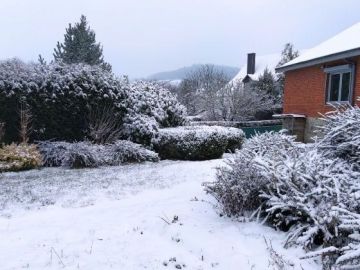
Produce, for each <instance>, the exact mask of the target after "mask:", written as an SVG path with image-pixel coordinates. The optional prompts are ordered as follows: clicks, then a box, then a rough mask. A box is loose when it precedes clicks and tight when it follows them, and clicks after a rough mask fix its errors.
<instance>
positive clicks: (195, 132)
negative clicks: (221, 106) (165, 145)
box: [159, 126, 245, 140]
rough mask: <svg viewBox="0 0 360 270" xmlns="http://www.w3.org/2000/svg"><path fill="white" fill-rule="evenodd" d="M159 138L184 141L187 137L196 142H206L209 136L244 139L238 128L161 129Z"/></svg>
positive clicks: (197, 127)
mask: <svg viewBox="0 0 360 270" xmlns="http://www.w3.org/2000/svg"><path fill="white" fill-rule="evenodd" d="M159 134H161V137H162V138H164V137H168V138H171V137H176V138H177V139H178V140H186V138H188V137H189V136H191V137H193V138H194V139H196V140H206V139H208V138H209V137H210V136H217V137H225V138H239V137H242V138H244V137H245V134H244V132H243V131H242V130H241V129H238V128H231V127H220V126H181V127H176V128H163V129H160V130H159Z"/></svg>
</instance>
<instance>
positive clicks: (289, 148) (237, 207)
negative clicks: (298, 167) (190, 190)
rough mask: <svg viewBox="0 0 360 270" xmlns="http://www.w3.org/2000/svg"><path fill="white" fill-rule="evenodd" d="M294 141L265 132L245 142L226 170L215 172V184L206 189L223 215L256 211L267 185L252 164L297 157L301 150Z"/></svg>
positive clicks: (293, 139) (266, 180) (255, 165)
mask: <svg viewBox="0 0 360 270" xmlns="http://www.w3.org/2000/svg"><path fill="white" fill-rule="evenodd" d="M298 146H299V144H298V143H296V142H295V138H294V137H292V136H288V135H285V134H284V133H274V132H266V133H263V134H259V135H257V136H254V137H252V138H250V139H247V140H245V142H244V145H243V147H242V149H241V150H240V151H238V152H237V153H236V155H235V157H232V158H230V159H228V160H227V164H226V166H222V167H219V168H218V172H217V180H216V181H215V182H210V183H205V187H206V188H205V189H206V191H207V192H208V193H210V194H212V195H213V196H214V197H215V198H216V200H217V201H218V202H219V203H220V206H221V208H222V211H223V212H224V213H225V214H226V215H229V216H232V215H235V216H238V215H244V214H245V213H249V212H251V211H254V210H256V209H258V208H259V207H260V206H261V204H262V202H263V201H264V200H263V199H262V198H260V197H259V195H260V192H261V190H262V189H266V188H267V186H268V185H269V181H270V180H269V179H268V178H267V177H264V175H263V174H262V171H260V170H259V168H258V166H257V164H256V162H255V160H256V159H258V158H260V157H267V158H272V159H275V160H276V161H279V160H282V159H284V157H286V156H288V153H292V155H293V156H294V157H298V156H299V154H300V153H301V151H302V148H300V147H298Z"/></svg>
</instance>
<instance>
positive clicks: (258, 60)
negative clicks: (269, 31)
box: [232, 53, 281, 82]
mask: <svg viewBox="0 0 360 270" xmlns="http://www.w3.org/2000/svg"><path fill="white" fill-rule="evenodd" d="M280 59H281V54H280V53H276V54H268V55H259V56H258V55H256V56H255V73H254V74H247V64H245V65H243V66H242V67H241V68H240V71H239V73H238V74H237V75H236V76H235V77H234V78H233V79H232V82H238V81H242V80H243V79H244V78H245V77H246V75H248V76H249V77H250V78H251V79H252V80H255V81H256V80H258V79H259V76H260V75H262V74H263V73H264V70H265V69H266V68H267V69H268V70H269V71H271V72H272V73H275V68H276V66H277V64H278V63H279V61H280Z"/></svg>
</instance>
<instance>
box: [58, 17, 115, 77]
mask: <svg viewBox="0 0 360 270" xmlns="http://www.w3.org/2000/svg"><path fill="white" fill-rule="evenodd" d="M53 55H54V58H55V61H62V62H64V63H66V64H75V63H85V64H89V65H100V66H102V67H103V68H104V69H106V70H109V71H110V70H111V65H110V64H109V63H106V62H105V61H104V57H103V48H102V46H101V44H100V43H97V42H96V39H95V32H94V31H93V30H92V29H91V28H90V27H89V26H88V22H87V20H86V17H85V16H84V15H81V18H80V22H78V23H75V25H74V26H72V25H71V24H69V27H68V28H66V33H65V35H64V43H60V42H58V43H57V45H56V48H55V49H54V54H53Z"/></svg>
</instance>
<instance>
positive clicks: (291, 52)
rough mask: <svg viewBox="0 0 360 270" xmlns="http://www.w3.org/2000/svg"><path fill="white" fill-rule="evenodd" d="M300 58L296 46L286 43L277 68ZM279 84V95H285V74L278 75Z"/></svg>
mask: <svg viewBox="0 0 360 270" xmlns="http://www.w3.org/2000/svg"><path fill="white" fill-rule="evenodd" d="M298 56H299V51H298V50H295V49H294V45H293V44H291V43H286V44H285V47H284V49H283V50H282V52H281V59H280V61H279V63H278V64H277V67H280V66H282V65H285V64H286V63H287V62H289V61H291V60H293V59H294V58H296V57H298ZM277 82H278V86H279V93H280V95H281V96H282V95H283V93H284V86H285V75H284V73H282V72H281V73H278V74H277Z"/></svg>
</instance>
